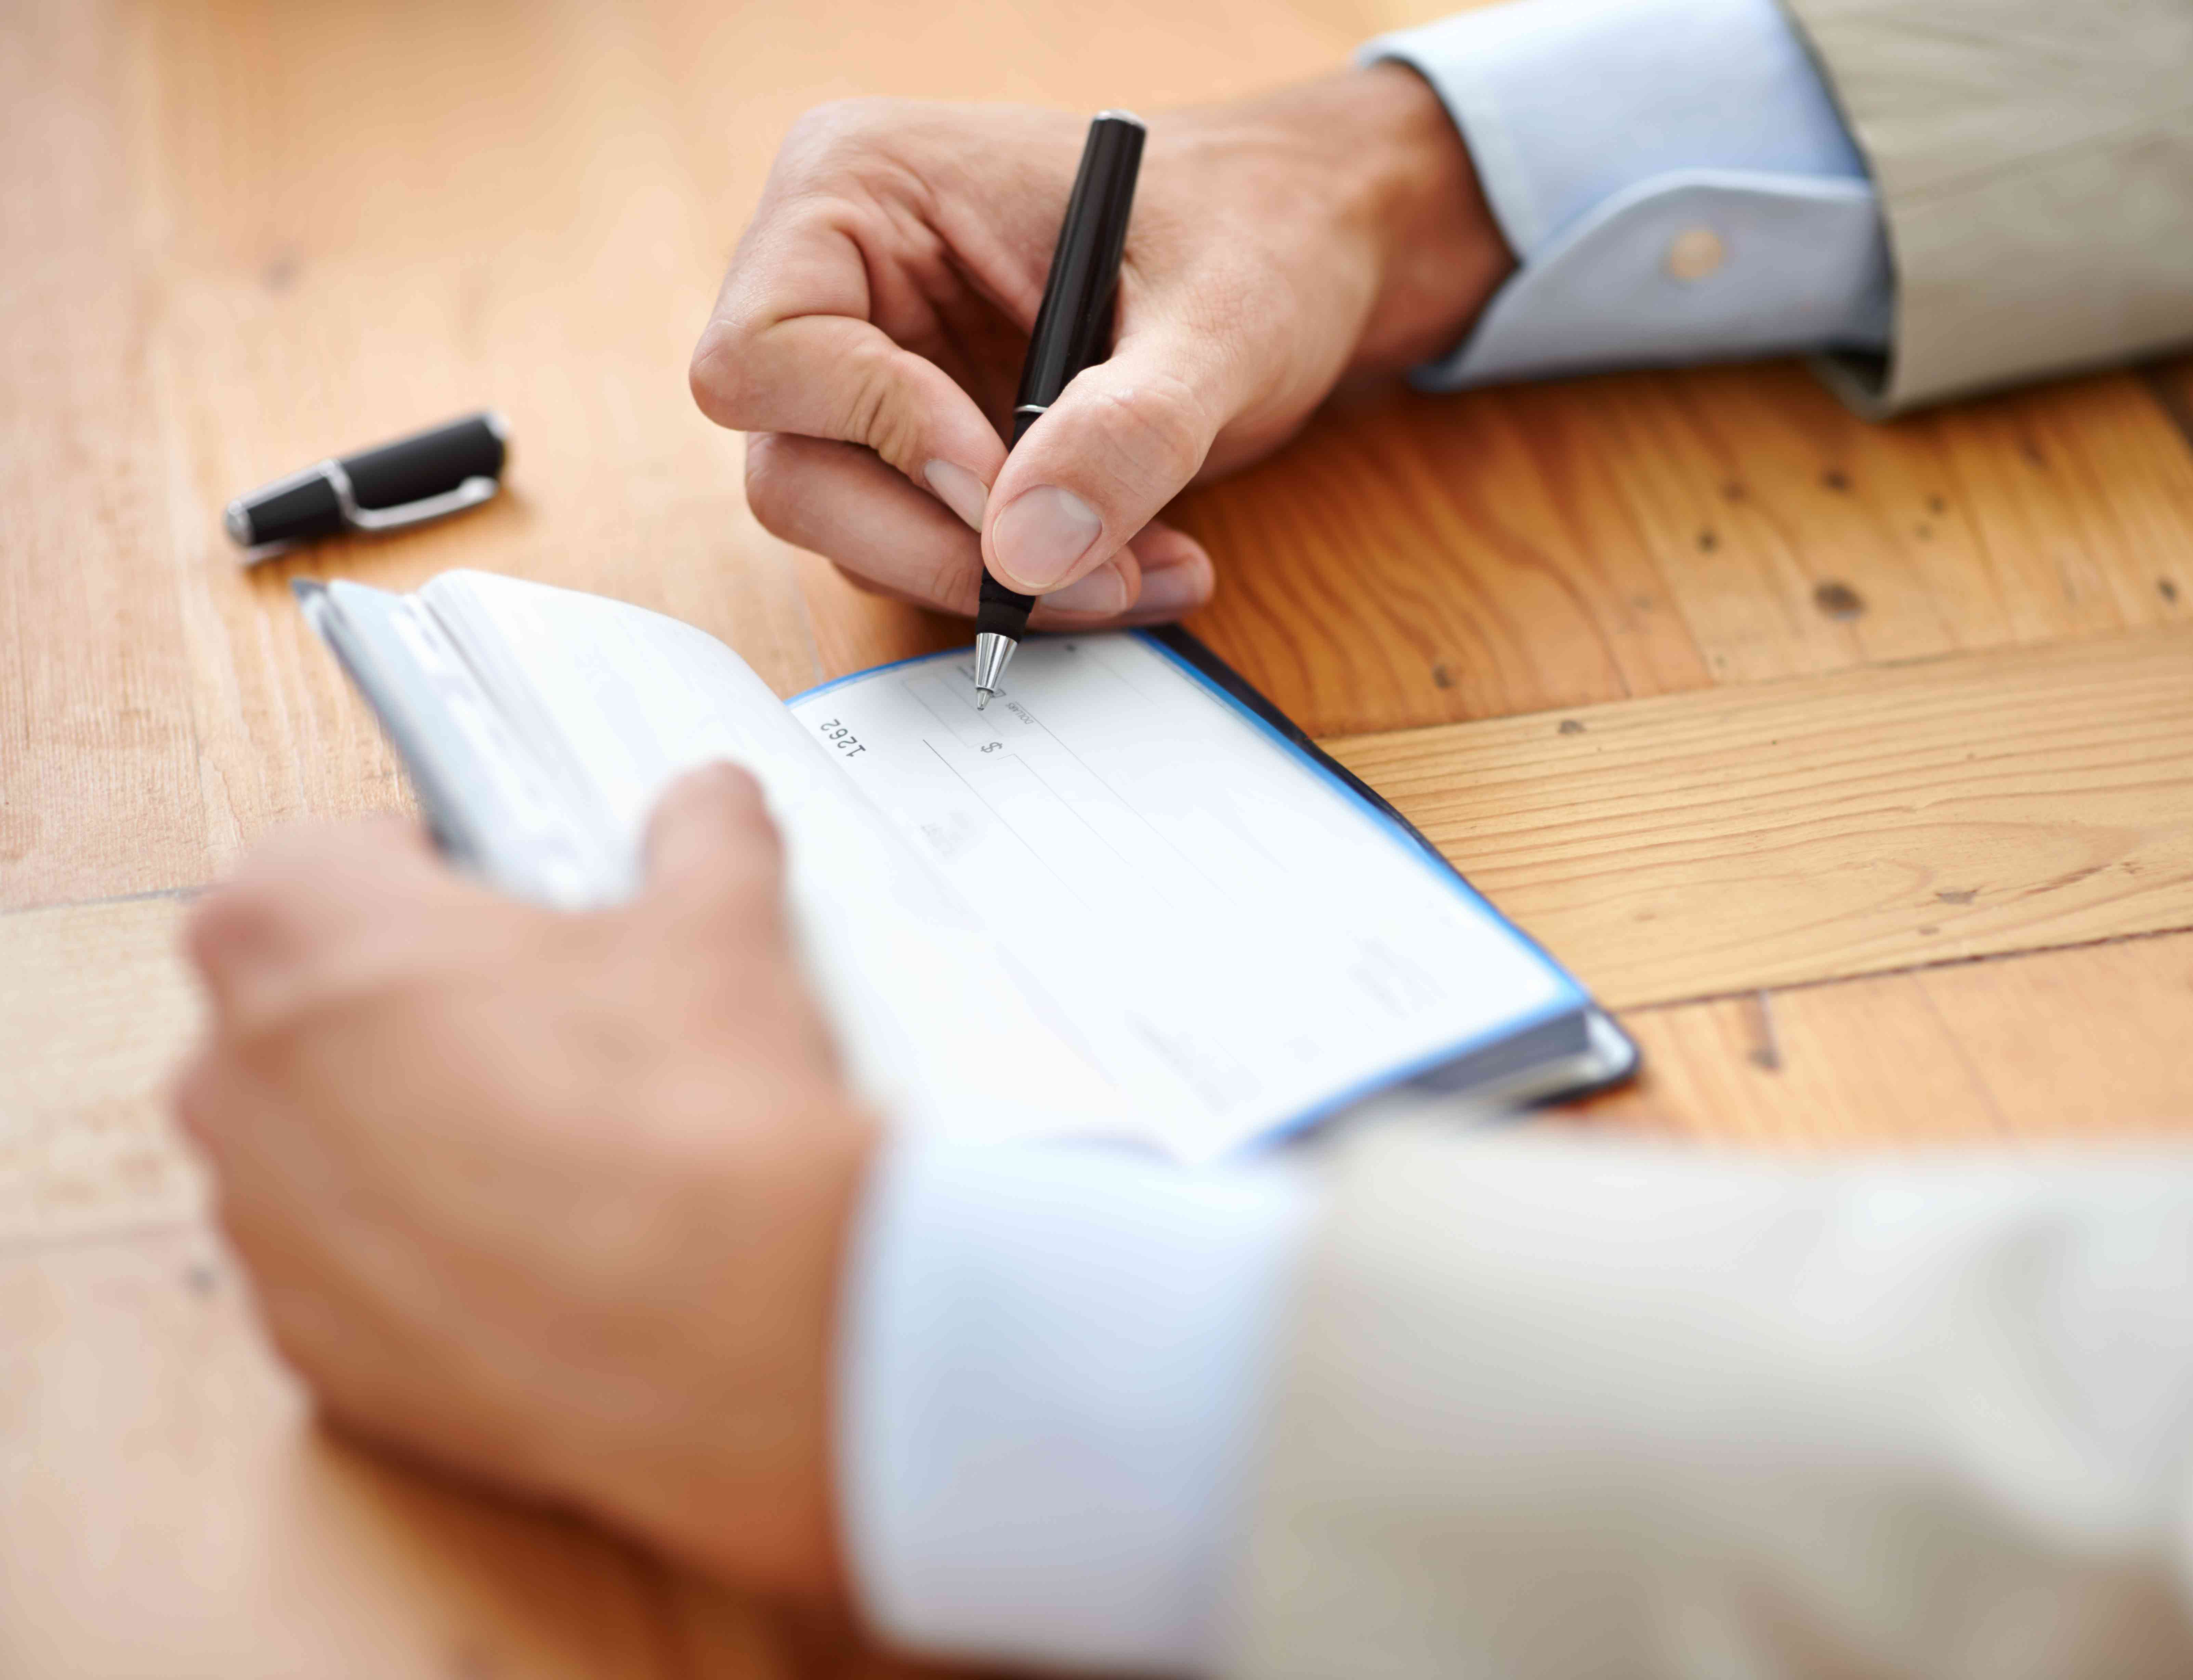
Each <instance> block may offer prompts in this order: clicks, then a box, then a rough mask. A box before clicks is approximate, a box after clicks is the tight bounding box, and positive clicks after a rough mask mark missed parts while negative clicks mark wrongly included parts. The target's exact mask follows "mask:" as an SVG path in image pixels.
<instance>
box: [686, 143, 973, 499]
mask: <svg viewBox="0 0 2193 1680" xmlns="http://www.w3.org/2000/svg"><path fill="white" fill-rule="evenodd" d="M902 214H903V209H902ZM895 237H896V235H895V234H894V232H893V230H892V229H891V228H890V226H889V217H888V215H887V213H886V211H885V207H884V206H883V205H881V204H877V203H875V202H874V201H873V199H872V198H870V197H869V196H868V194H867V192H865V190H864V189H862V187H861V186H859V185H858V184H857V183H856V181H853V180H851V179H850V178H849V179H847V180H846V181H845V182H844V183H843V184H842V185H840V186H835V187H832V188H824V189H820V190H804V191H799V192H791V191H780V190H777V189H776V186H774V185H773V186H772V190H771V191H770V192H767V193H765V194H764V197H763V199H762V204H761V206H760V208H759V209H758V210H757V211H756V212H755V215H754V221H753V226H750V227H749V228H748V229H747V234H746V237H745V238H743V239H741V241H740V244H739V249H738V251H737V252H736V255H734V256H733V258H732V260H731V268H730V273H729V274H728V275H726V276H725V278H724V284H723V289H722V290H721V292H720V293H719V295H718V297H717V300H716V305H715V308H714V309H713V311H712V312H711V313H710V315H709V318H708V323H707V326H706V327H704V328H703V329H702V330H701V338H700V341H699V343H698V344H697V345H696V347H695V348H694V352H693V362H692V367H691V370H690V382H691V386H692V390H693V397H694V400H695V401H696V403H698V404H700V407H701V412H702V413H703V414H705V415H707V416H708V418H709V419H711V420H713V421H715V422H716V423H717V424H718V425H719V426H725V427H731V428H733V429H735V430H737V431H741V432H789V433H798V434H799V435H800V436H803V437H809V438H823V439H832V440H834V441H837V442H841V443H849V444H861V445H862V446H863V447H864V448H867V449H872V450H874V451H875V452H876V453H877V454H878V455H879V456H882V457H883V458H884V459H885V461H887V462H890V464H891V465H892V466H893V467H896V468H897V469H898V470H899V471H900V472H901V473H904V474H905V475H906V476H907V477H908V479H912V480H913V482H914V483H915V484H917V485H920V486H922V487H923V488H924V489H925V490H930V491H931V492H932V493H936V494H939V495H940V496H941V497H942V499H944V500H945V501H947V502H948V504H951V505H953V512H955V513H958V514H959V516H960V517H961V518H962V519H968V520H969V521H970V522H971V523H973V522H975V521H976V520H979V519H980V517H981V508H980V506H979V502H978V501H977V500H976V498H977V497H979V496H980V494H981V493H982V491H985V490H987V488H988V485H989V484H990V483H991V481H992V480H993V479H995V478H996V477H997V473H998V468H999V466H1000V465H1002V464H1003V462H1004V461H1005V444H1004V442H1003V440H1002V439H999V436H998V433H997V432H996V430H995V428H994V427H992V426H991V424H990V422H989V421H988V419H987V418H986V417H985V416H984V415H983V413H982V410H981V408H980V407H979V406H978V405H977V404H976V401H975V399H974V398H972V397H971V396H970V395H969V394H968V393H966V392H965V391H964V390H962V389H961V388H960V387H959V385H958V384H957V383H956V382H955V381H953V379H952V377H951V376H949V375H948V374H947V373H946V372H945V371H944V370H942V368H940V367H938V366H937V365H936V364H935V363H933V362H931V361H930V360H928V359H927V358H925V357H922V356H919V355H917V354H916V353H913V351H911V350H909V349H907V348H906V347H903V346H902V345H900V344H898V343H896V342H895V341H893V340H892V339H891V337H890V335H888V334H887V333H885V331H884V330H883V329H882V328H881V327H880V326H879V325H878V324H876V317H877V315H878V312H879V309H878V305H879V299H878V298H877V297H876V295H875V294H874V290H873V288H874V286H875V284H878V283H879V281H880V282H881V283H883V284H890V283H891V276H892V273H893V272H894V263H893V261H892V259H891V257H890V255H889V252H888V249H887V248H888V247H889V246H890V244H891V242H892V241H893V239H894V238H895ZM933 462H943V463H945V464H946V465H948V467H953V468H956V469H957V470H958V471H959V472H960V473H965V474H966V475H968V477H969V478H970V479H972V480H973V482H974V485H975V496H957V497H955V496H953V494H952V493H951V491H950V490H946V489H945V488H944V487H942V486H940V485H939V484H938V482H937V475H936V473H933V472H932V471H931V470H930V467H931V463H933ZM959 501H967V502H969V503H970V505H968V506H964V507H963V506H959V505H958V502H959Z"/></svg>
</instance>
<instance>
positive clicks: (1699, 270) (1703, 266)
mask: <svg viewBox="0 0 2193 1680" xmlns="http://www.w3.org/2000/svg"><path fill="white" fill-rule="evenodd" d="M1726 261H1728V247H1727V246H1726V245H1725V244H1722V243H1721V235H1720V234H1718V233H1716V232H1714V231H1713V229H1712V228H1710V227H1686V228H1685V229H1684V230H1683V231H1682V232H1680V233H1678V234H1677V235H1676V236H1675V238H1673V239H1672V240H1670V241H1669V244H1668V264H1667V267H1668V273H1669V278H1673V279H1677V280H1686V281H1687V280H1703V279H1704V278H1706V277H1707V276H1708V275H1709V274H1711V273H1714V272H1716V271H1717V270H1719V268H1720V267H1721V264H1723V263H1724V262H1726Z"/></svg>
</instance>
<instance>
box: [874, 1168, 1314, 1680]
mask: <svg viewBox="0 0 2193 1680" xmlns="http://www.w3.org/2000/svg"><path fill="white" fill-rule="evenodd" d="M1313 1207H1314V1198H1313V1194H1312V1191H1311V1189H1310V1186H1309V1184H1308V1180H1307V1179H1305V1178H1303V1177H1301V1176H1299V1175H1298V1174H1297V1173H1295V1172H1294V1171H1293V1170H1291V1169H1289V1168H1286V1167H1279V1166H1263V1167H1234V1168H1231V1169H1225V1170H1213V1171H1211V1172H1207V1173H1197V1172H1190V1171H1188V1170H1184V1169H1182V1168H1179V1167H1172V1166H1171V1165H1168V1164H1165V1163H1162V1162H1158V1161H1150V1160H1148V1159H1145V1158H1142V1157H1138V1156H1134V1155H1125V1154H1122V1153H1119V1152H1118V1151H1115V1150H1098V1149H1095V1148H1079V1149H1077V1148H1068V1147H1065V1146H1051V1147H1040V1146H999V1145H988V1146H982V1145H966V1144H960V1145H951V1144H904V1145H902V1146H900V1147H898V1148H897V1149H896V1150H892V1151H891V1152H890V1153H888V1154H887V1155H885V1157H884V1159H883V1160H882V1161H881V1162H880V1163H879V1166H878V1167H877V1169H876V1172H875V1174H874V1177H873V1180H872V1181H871V1184H870V1186H869V1190H868V1193H867V1198H866V1201H865V1204H864V1207H863V1208H862V1216H861V1221H860V1229H859V1232H858V1235H857V1236H856V1244H855V1252H854V1253H853V1256H852V1260H851V1264H850V1268H849V1276H848V1283H847V1289H846V1295H845V1305H844V1310H843V1315H842V1322H841V1325H840V1331H839V1363H838V1401H839V1405H838V1419H837V1465H838V1483H839V1510H840V1517H841V1525H840V1526H841V1528H842V1531H843V1533H844V1534H845V1545H846V1550H847V1552H848V1555H849V1557H850V1564H851V1569H852V1574H853V1576H854V1583H855V1587H856V1593H857V1596H858V1597H859V1600H860V1603H861V1605H862V1608H863V1609H864V1610H865V1612H866V1613H867V1617H868V1619H869V1620H870V1621H871V1623H872V1624H873V1625H874V1626H876V1628H877V1629H878V1630H879V1631H881V1632H883V1633H885V1634H886V1635H887V1636H889V1637H891V1638H893V1639H894V1640H896V1641H897V1642H898V1643H902V1644H904V1645H908V1646H910V1647H913V1648H916V1649H919V1650H923V1651H928V1652H933V1653H940V1654H953V1655H957V1656H963V1657H976V1658H985V1659H991V1660H1006V1661H1011V1660H1041V1661H1043V1662H1045V1663H1046V1664H1053V1665H1056V1664H1060V1663H1067V1664H1072V1665H1076V1666H1087V1667H1091V1668H1102V1669H1105V1670H1107V1671H1112V1672H1119V1671H1145V1672H1166V1673H1178V1672H1182V1671H1189V1670H1194V1669H1201V1668H1208V1667H1209V1666H1211V1664H1212V1662H1213V1661H1214V1660H1215V1659H1216V1657H1217V1653H1218V1650H1219V1648H1220V1645H1221V1638H1222V1636H1221V1632H1220V1630H1219V1629H1218V1628H1217V1626H1215V1624H1214V1616H1215V1614H1216V1610H1217V1605H1218V1603H1219V1602H1220V1599H1221V1597H1222V1584H1223V1583H1222V1575H1223V1573H1224V1571H1225V1569H1226V1568H1227V1567H1228V1565H1229V1564H1230V1562H1231V1561H1232V1559H1233V1557H1234V1555H1235V1553H1236V1551H1237V1550H1238V1545H1239V1541H1240V1534H1241V1533H1242V1532H1243V1531H1244V1530H1245V1528H1246V1524H1247V1517H1246V1513H1245V1511H1244V1510H1243V1509H1242V1502H1243V1492H1244V1489H1243V1483H1244V1480H1245V1476H1246V1474H1247V1473H1248V1471H1249V1470H1250V1469H1251V1465H1250V1463H1249V1457H1248V1449H1249V1447H1250V1444H1251V1442H1252V1441H1253V1439H1254V1437H1255V1436H1256V1435H1257V1432H1258V1425H1259V1423H1260V1421H1261V1419H1260V1416H1259V1408H1260V1403H1261V1402H1262V1400H1263V1398H1264V1396H1265V1385H1264V1383H1263V1380H1262V1378H1263V1373H1266V1372H1268V1371H1270V1370H1273V1369H1274V1368H1275V1366H1276V1362H1277V1357H1278V1346H1277V1343H1278V1339H1279V1337H1280V1334H1281V1333H1282V1330H1283V1328H1284V1326H1283V1323H1282V1319H1283V1316H1284V1310H1285V1302H1286V1299H1287V1298H1288V1296H1289V1294H1290V1293H1291V1290H1290V1285H1291V1270H1292V1265H1293V1263H1294V1260H1295V1258H1296V1256H1297V1253H1299V1252H1300V1250H1301V1249H1302V1247H1303V1241H1304V1230H1305V1226H1306V1224H1307V1223H1308V1218H1309V1216H1310V1214H1311V1212H1312V1210H1313Z"/></svg>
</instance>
